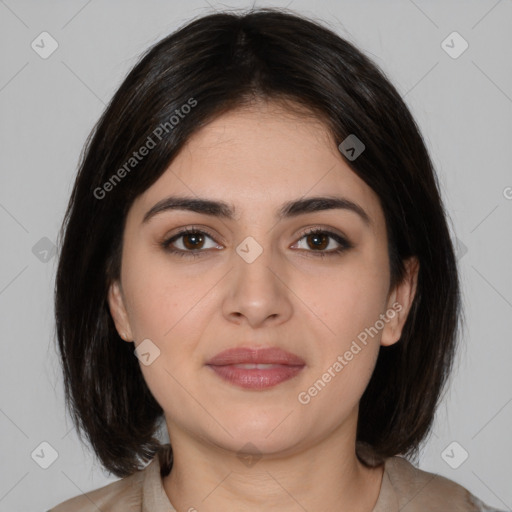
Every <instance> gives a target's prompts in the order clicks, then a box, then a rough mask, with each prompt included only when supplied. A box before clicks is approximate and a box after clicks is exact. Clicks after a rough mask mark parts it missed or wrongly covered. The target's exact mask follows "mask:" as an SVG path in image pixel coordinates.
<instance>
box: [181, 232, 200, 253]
mask: <svg viewBox="0 0 512 512" xmlns="http://www.w3.org/2000/svg"><path fill="white" fill-rule="evenodd" d="M182 238H183V245H184V247H185V248H186V249H190V250H194V249H201V248H202V244H204V236H203V235H202V234H201V233H200V232H195V233H186V234H184V235H182Z"/></svg>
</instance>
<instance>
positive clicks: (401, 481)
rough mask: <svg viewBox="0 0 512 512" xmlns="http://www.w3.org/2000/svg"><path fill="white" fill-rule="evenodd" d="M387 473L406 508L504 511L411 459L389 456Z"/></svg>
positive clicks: (436, 511) (402, 507)
mask: <svg viewBox="0 0 512 512" xmlns="http://www.w3.org/2000/svg"><path fill="white" fill-rule="evenodd" d="M385 470H386V475H387V477H388V478H389V481H390V483H391V485H392V486H393V488H394V490H395V494H396V498H397V502H398V506H399V510H400V511H403V512H416V511H418V512H420V511H421V512H427V511H429V512H430V511H432V512H441V511H443V512H444V511H446V510H447V508H446V507H447V505H449V507H450V508H449V509H450V511H451V512H500V511H498V510H497V509H493V508H491V507H488V506H487V505H485V504H484V503H483V502H482V501H481V500H479V499H478V498H477V497H476V496H474V495H473V494H471V493H470V492H469V491H468V490H467V489H466V488H465V487H463V486H462V485H460V484H458V483H456V482H454V481H453V480H450V479H448V478H446V477H444V476H441V475H439V474H436V473H430V472H428V471H423V470H421V469H419V468H417V467H415V466H413V465H412V464H411V463H410V462H409V461H408V460H407V459H405V458H403V457H400V456H395V457H390V458H389V459H387V460H386V466H385Z"/></svg>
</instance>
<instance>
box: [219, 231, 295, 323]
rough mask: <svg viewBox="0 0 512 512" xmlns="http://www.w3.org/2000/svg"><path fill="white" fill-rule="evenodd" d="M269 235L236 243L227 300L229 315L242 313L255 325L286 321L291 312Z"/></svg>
mask: <svg viewBox="0 0 512 512" xmlns="http://www.w3.org/2000/svg"><path fill="white" fill-rule="evenodd" d="M266 235H268V233H263V234H260V235H256V236H247V237H246V238H245V239H243V240H242V241H241V242H240V243H239V244H238V245H237V246H236V248H235V253H234V254H233V265H234V268H233V272H231V283H230V291H229V293H228V295H227V297H226V299H225V303H224V313H225V314H226V315H228V316H236V317H237V318H238V317H239V316H240V315H243V316H244V317H246V319H247V321H248V322H249V323H250V324H251V325H253V326H256V325H257V324H259V323H261V322H264V321H265V320H266V319H267V318H274V319H281V320H284V319H285V318H286V317H287V316H288V315H289V314H290V311H291V304H290V301H289V296H288V294H287V288H286V286H285V285H284V282H285V281H286V280H285V277H284V276H281V275H280V273H281V271H280V270H279V266H277V268H276V259H275V258H274V250H273V248H272V247H271V243H270V239H271V237H270V236H266ZM256 237H258V238H259V240H260V241H261V243H260V241H258V240H257V238H256ZM263 238H265V242H263Z"/></svg>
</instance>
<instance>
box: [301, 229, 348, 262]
mask: <svg viewBox="0 0 512 512" xmlns="http://www.w3.org/2000/svg"><path fill="white" fill-rule="evenodd" d="M303 239H305V243H306V244H307V247H310V248H311V247H312V248H313V250H308V251H307V252H311V253H313V256H320V257H324V256H335V255H337V254H340V253H342V252H345V251H346V250H347V249H350V248H352V247H353V245H352V244H351V243H350V242H349V241H348V240H347V239H346V238H344V237H342V236H341V235H339V234H338V233H333V232H332V231H328V230H325V229H321V228H311V229H309V230H307V231H306V232H305V233H304V234H303V235H302V237H301V239H300V240H299V242H297V244H300V243H301V240H303ZM329 239H330V240H329ZM336 244H338V245H337V246H336ZM329 246H331V249H330V250H326V249H327V248H328V247H329ZM332 246H334V247H332ZM307 247H306V249H307ZM300 248H301V247H299V249H300Z"/></svg>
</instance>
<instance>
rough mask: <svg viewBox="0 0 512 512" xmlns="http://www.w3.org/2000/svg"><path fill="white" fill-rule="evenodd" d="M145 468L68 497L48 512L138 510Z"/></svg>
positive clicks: (124, 511) (118, 511) (127, 511)
mask: <svg viewBox="0 0 512 512" xmlns="http://www.w3.org/2000/svg"><path fill="white" fill-rule="evenodd" d="M147 469H148V468H147V467H146V468H145V469H144V470H142V471H137V472H136V473H134V474H133V475H130V476H128V477H125V478H122V479H121V480H116V481H115V482H112V483H110V484H108V485H106V486H104V487H100V488H99V489H96V490H93V491H89V492H86V493H83V494H80V495H79V496H75V497H74V498H70V499H68V500H66V501H64V502H62V503H60V504H58V505H56V506H55V507H54V508H52V509H50V510H49V511H48V512H97V511H98V510H101V511H102V512H140V511H141V510H142V490H143V483H144V477H145V474H146V473H147Z"/></svg>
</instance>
